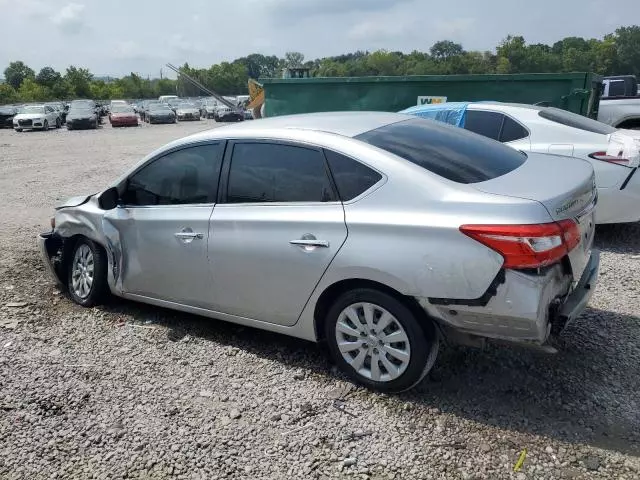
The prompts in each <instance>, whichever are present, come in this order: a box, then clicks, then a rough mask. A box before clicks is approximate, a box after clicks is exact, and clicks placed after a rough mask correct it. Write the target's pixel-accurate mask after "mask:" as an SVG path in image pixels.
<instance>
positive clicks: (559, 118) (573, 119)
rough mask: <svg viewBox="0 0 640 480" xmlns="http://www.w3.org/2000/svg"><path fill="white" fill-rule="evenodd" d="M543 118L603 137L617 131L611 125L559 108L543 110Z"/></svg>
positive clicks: (541, 114) (540, 113)
mask: <svg viewBox="0 0 640 480" xmlns="http://www.w3.org/2000/svg"><path fill="white" fill-rule="evenodd" d="M538 115H540V116H541V117H542V118H544V119H546V120H550V121H552V122H556V123H559V124H561V125H566V126H567V127H573V128H579V129H580V130H585V131H587V132H592V133H599V134H601V135H609V134H610V133H614V132H615V131H616V129H615V128H613V127H610V126H609V125H607V124H605V123H602V122H598V121H596V120H592V119H590V118H587V117H583V116H582V115H578V114H577V113H571V112H567V111H566V110H560V109H559V108H553V107H549V108H543V109H542V110H540V112H538Z"/></svg>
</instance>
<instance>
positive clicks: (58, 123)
mask: <svg viewBox="0 0 640 480" xmlns="http://www.w3.org/2000/svg"><path fill="white" fill-rule="evenodd" d="M61 126H62V123H61V122H60V119H59V118H56V128H60V127H61Z"/></svg>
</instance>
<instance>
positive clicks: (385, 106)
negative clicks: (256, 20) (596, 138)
mask: <svg viewBox="0 0 640 480" xmlns="http://www.w3.org/2000/svg"><path fill="white" fill-rule="evenodd" d="M263 85H264V89H265V116H267V117H274V116H278V115H288V114H292V113H309V112H328V111H340V110H375V111H387V112H397V111H399V110H403V109H405V108H407V107H410V106H413V105H419V104H420V103H440V102H443V101H449V102H464V101H500V102H513V103H529V104H541V105H546V106H554V107H558V108H562V109H565V110H569V111H571V112H575V113H578V114H581V115H585V116H589V117H592V118H596V117H597V114H598V105H599V101H600V89H601V87H602V78H601V77H600V76H598V75H595V74H593V73H536V74H517V75H416V76H405V77H402V76H398V77H343V78H337V77H336V78H333V77H331V78H328V77H315V78H287V79H266V80H264V81H263Z"/></svg>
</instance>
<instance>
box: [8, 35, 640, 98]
mask: <svg viewBox="0 0 640 480" xmlns="http://www.w3.org/2000/svg"><path fill="white" fill-rule="evenodd" d="M286 67H306V68H309V70H310V74H311V76H318V77H345V76H371V75H452V74H488V73H545V72H546V73H559V72H577V71H584V72H594V73H598V74H600V75H618V74H620V75H621V74H632V75H636V76H637V77H638V78H640V26H637V25H636V26H630V27H620V28H618V29H617V30H616V31H615V32H614V33H612V34H609V35H605V37H604V38H603V39H595V38H592V39H584V38H581V37H566V38H564V39H562V40H559V41H557V42H555V43H554V44H553V45H546V44H541V43H535V44H527V42H526V41H525V39H524V38H523V37H522V36H512V35H509V36H508V37H507V38H505V39H504V40H503V41H502V42H500V44H499V45H498V46H497V47H496V49H495V52H493V51H484V52H480V51H467V50H465V49H464V48H463V46H462V45H460V44H458V43H455V42H452V41H450V40H442V41H439V42H436V43H435V44H434V45H433V46H432V47H431V48H430V49H429V50H428V51H418V50H414V51H413V52H411V53H403V52H394V51H387V50H377V51H374V52H368V51H357V52H354V53H348V54H344V55H339V56H333V57H325V58H320V59H316V60H310V61H305V58H304V55H303V54H301V53H299V52H288V53H286V54H285V55H284V57H282V58H280V57H277V56H275V55H270V56H268V55H262V54H259V53H254V54H251V55H248V56H246V57H241V58H238V59H236V60H234V61H232V62H222V63H219V64H215V65H212V66H210V67H209V68H193V67H190V66H189V65H188V64H186V63H185V64H184V65H183V66H182V67H181V69H182V70H183V71H184V72H185V73H187V74H188V75H190V76H192V77H194V78H196V79H197V80H198V81H199V82H200V83H201V84H203V85H204V86H206V87H207V88H209V89H211V90H214V91H216V92H217V93H220V94H222V95H233V94H241V93H245V92H246V91H247V80H248V79H249V78H254V79H261V78H273V77H278V76H280V72H281V70H282V69H283V68H286ZM4 77H5V83H3V84H0V104H3V103H18V102H36V101H47V100H68V99H72V98H93V99H97V100H101V99H105V100H106V99H112V98H131V99H132V98H157V97H158V96H160V95H170V94H178V95H180V96H198V95H203V92H201V91H200V90H199V89H198V88H197V87H195V86H193V85H192V84H191V83H190V82H188V81H186V79H184V78H181V77H180V78H178V80H172V79H167V78H162V79H157V78H156V79H149V78H143V77H141V76H140V75H136V74H135V73H131V74H130V75H126V76H124V77H122V78H117V79H107V80H105V79H99V78H95V77H94V76H93V75H92V74H91V72H90V71H89V70H88V69H86V68H79V67H75V66H70V67H69V68H67V69H66V71H65V72H64V73H60V72H57V71H56V70H54V69H53V68H51V67H44V68H42V69H41V70H40V71H39V72H38V73H37V74H36V72H35V71H34V70H33V69H31V68H30V67H29V66H27V65H25V64H24V63H23V62H21V61H15V62H11V63H10V64H9V65H8V67H7V68H6V69H5V70H4Z"/></svg>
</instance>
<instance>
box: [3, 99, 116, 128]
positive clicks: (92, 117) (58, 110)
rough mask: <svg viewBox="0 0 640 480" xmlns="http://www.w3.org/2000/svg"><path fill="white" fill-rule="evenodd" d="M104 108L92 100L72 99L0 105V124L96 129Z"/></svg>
mask: <svg viewBox="0 0 640 480" xmlns="http://www.w3.org/2000/svg"><path fill="white" fill-rule="evenodd" d="M104 115H106V108H105V107H104V106H103V105H100V104H98V103H96V102H95V101H93V100H83V99H82V100H73V101H71V102H69V103H68V104H65V103H62V102H51V103H44V104H26V105H5V106H0V127H6V128H13V129H14V130H15V131H16V132H22V131H24V130H49V129H50V128H60V127H62V126H66V127H67V129H68V130H73V129H80V128H84V129H87V128H91V129H95V128H98V125H100V123H101V117H103V116H104Z"/></svg>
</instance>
